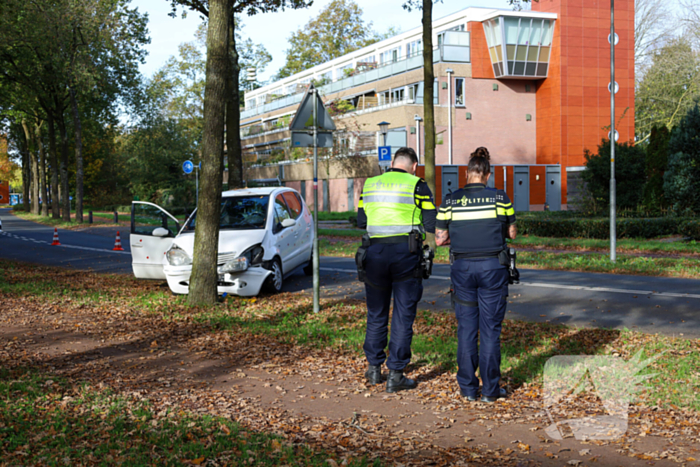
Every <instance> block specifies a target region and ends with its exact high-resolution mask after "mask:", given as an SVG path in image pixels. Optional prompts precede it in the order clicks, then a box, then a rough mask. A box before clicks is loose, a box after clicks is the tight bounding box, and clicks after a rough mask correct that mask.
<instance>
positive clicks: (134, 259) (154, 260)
mask: <svg viewBox="0 0 700 467" xmlns="http://www.w3.org/2000/svg"><path fill="white" fill-rule="evenodd" d="M179 231H180V222H179V221H178V220H177V219H176V218H175V217H174V216H173V215H172V214H170V213H169V212H167V211H166V210H164V209H163V208H161V207H160V206H157V205H155V204H153V203H147V202H144V201H134V202H132V203H131V236H130V240H131V266H132V268H133V270H134V276H136V277H138V278H141V279H165V273H164V272H163V260H164V257H165V252H166V251H167V250H168V248H170V245H172V243H173V238H175V235H177V233H178V232H179Z"/></svg>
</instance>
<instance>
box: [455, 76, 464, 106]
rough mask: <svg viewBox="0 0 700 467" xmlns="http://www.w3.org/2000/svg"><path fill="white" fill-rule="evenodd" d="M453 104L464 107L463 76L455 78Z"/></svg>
mask: <svg viewBox="0 0 700 467" xmlns="http://www.w3.org/2000/svg"><path fill="white" fill-rule="evenodd" d="M455 106H456V107H464V78H455Z"/></svg>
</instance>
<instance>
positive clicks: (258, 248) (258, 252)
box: [240, 243, 265, 266]
mask: <svg viewBox="0 0 700 467" xmlns="http://www.w3.org/2000/svg"><path fill="white" fill-rule="evenodd" d="M264 254H265V250H263V247H262V245H261V244H260V243H258V244H257V245H253V246H251V247H250V248H248V249H247V250H245V251H244V252H243V253H241V256H240V257H241V258H243V257H245V258H246V259H247V260H248V265H250V266H257V265H258V264H262V262H263V255H264Z"/></svg>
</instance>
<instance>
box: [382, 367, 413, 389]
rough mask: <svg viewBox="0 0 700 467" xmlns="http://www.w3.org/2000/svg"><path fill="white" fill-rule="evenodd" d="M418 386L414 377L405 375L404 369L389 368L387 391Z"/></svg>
mask: <svg viewBox="0 0 700 467" xmlns="http://www.w3.org/2000/svg"><path fill="white" fill-rule="evenodd" d="M416 386H418V383H416V382H415V381H414V380H412V379H408V378H406V377H405V376H404V375H403V371H397V370H389V377H388V378H387V380H386V392H398V391H403V390H404V389H415V388H416Z"/></svg>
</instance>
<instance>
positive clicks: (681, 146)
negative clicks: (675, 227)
mask: <svg viewBox="0 0 700 467" xmlns="http://www.w3.org/2000/svg"><path fill="white" fill-rule="evenodd" d="M668 148H669V153H670V154H671V156H670V157H669V160H668V169H667V170H666V173H665V174H664V195H665V197H666V199H667V200H668V202H669V203H670V204H671V205H672V206H673V209H674V210H675V211H676V212H678V213H683V214H685V213H688V212H696V213H697V212H700V191H699V190H698V186H700V108H698V105H697V104H695V107H693V108H692V109H691V110H690V111H689V112H688V113H687V114H686V115H685V116H684V117H683V119H682V120H681V121H680V123H679V124H678V126H677V127H675V128H674V129H673V132H672V133H671V139H670V140H669V142H668Z"/></svg>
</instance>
